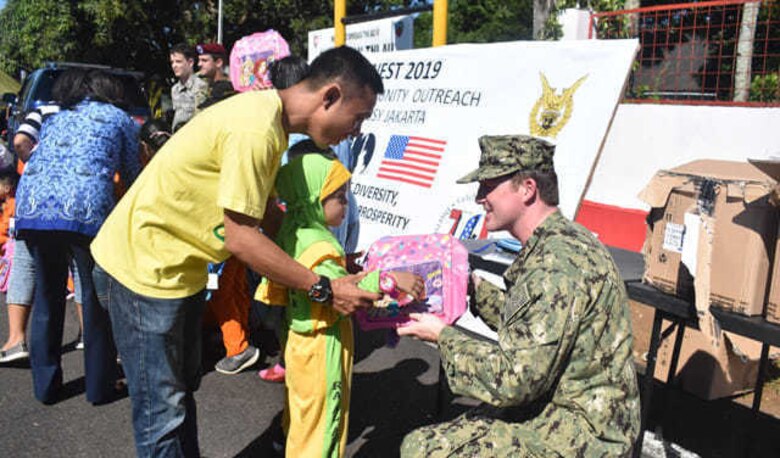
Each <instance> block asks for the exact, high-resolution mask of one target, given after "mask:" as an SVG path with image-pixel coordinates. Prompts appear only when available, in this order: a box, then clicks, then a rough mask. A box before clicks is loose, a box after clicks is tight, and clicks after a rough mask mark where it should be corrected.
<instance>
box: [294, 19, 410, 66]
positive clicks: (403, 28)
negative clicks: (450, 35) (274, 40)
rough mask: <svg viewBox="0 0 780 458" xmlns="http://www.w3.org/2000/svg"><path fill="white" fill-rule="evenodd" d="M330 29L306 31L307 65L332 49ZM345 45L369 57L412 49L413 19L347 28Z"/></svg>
mask: <svg viewBox="0 0 780 458" xmlns="http://www.w3.org/2000/svg"><path fill="white" fill-rule="evenodd" d="M333 43H334V33H333V27H331V28H329V29H320V30H313V31H311V32H309V62H311V61H313V60H314V58H315V57H317V56H319V55H320V53H322V52H323V51H326V50H328V49H330V48H332V47H333ZM347 45H348V46H351V47H353V48H355V49H357V50H358V51H360V52H362V53H364V54H369V53H377V52H392V51H396V50H402V49H412V48H413V47H414V18H413V17H412V16H396V17H392V18H387V19H379V20H377V21H368V22H359V23H357V24H350V25H348V26H347Z"/></svg>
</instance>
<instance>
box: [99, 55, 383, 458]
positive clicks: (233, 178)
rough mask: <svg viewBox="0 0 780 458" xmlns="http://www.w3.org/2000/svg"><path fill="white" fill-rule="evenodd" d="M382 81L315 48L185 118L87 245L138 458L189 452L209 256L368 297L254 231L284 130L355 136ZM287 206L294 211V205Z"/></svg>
mask: <svg viewBox="0 0 780 458" xmlns="http://www.w3.org/2000/svg"><path fill="white" fill-rule="evenodd" d="M382 92H383V84H382V80H381V78H380V77H379V74H378V73H377V72H376V70H375V68H374V67H373V65H372V64H371V63H370V62H369V61H368V60H366V59H365V58H364V57H363V56H362V55H361V54H360V53H358V52H357V51H355V50H353V49H351V48H348V47H340V48H336V49H332V50H329V51H327V52H325V53H323V54H321V55H320V56H319V57H318V58H317V59H315V61H314V62H312V64H311V71H310V73H309V75H308V76H307V77H306V78H305V79H303V80H302V81H301V82H300V83H298V84H296V85H294V86H291V87H289V88H287V89H283V90H279V91H275V90H269V91H261V92H247V93H243V94H239V95H236V96H234V97H232V98H230V99H228V100H225V101H223V102H222V103H219V104H216V105H214V106H212V107H209V108H208V109H206V110H204V111H203V112H201V113H199V114H198V115H197V116H196V117H194V118H193V119H192V120H191V121H190V122H189V123H187V125H185V126H184V127H183V128H182V129H181V130H180V131H179V132H177V133H176V135H174V136H173V137H172V138H171V139H170V140H169V141H168V142H167V143H166V144H165V146H164V147H163V148H162V149H161V150H160V151H159V152H158V153H157V155H156V156H155V158H154V160H153V161H151V162H150V163H149V165H148V166H147V168H146V169H145V170H144V171H143V173H142V174H141V175H140V176H139V178H138V179H137V180H136V182H135V183H134V185H133V186H132V187H131V188H130V190H129V191H128V192H127V194H125V196H124V198H123V199H122V200H121V201H120V202H119V204H118V205H117V206H116V208H115V209H114V211H113V212H112V213H111V215H110V216H109V217H108V219H107V220H106V222H105V224H104V225H103V227H102V228H101V230H100V232H99V233H98V235H97V237H96V238H95V240H94V242H93V244H92V253H93V255H94V257H95V261H96V263H97V264H98V266H96V272H97V273H96V275H95V277H96V279H95V280H96V289H97V290H98V296H99V297H100V299H101V302H102V303H103V304H104V305H105V306H106V307H107V308H108V310H109V313H110V316H111V324H112V328H113V331H114V337H115V339H116V344H117V349H118V350H119V354H120V355H121V357H122V365H123V366H124V369H125V374H126V376H127V382H128V389H129V393H130V399H131V403H132V408H133V427H134V431H135V442H136V451H137V453H138V455H139V456H197V455H198V454H199V452H198V438H197V425H196V420H195V418H196V417H195V400H194V397H193V393H194V391H195V390H196V389H197V388H198V384H199V381H200V377H199V369H200V346H201V331H200V324H201V318H202V314H203V310H204V289H205V287H206V283H207V268H206V266H207V264H208V263H209V262H221V261H224V260H225V259H227V258H228V257H229V256H231V255H233V256H235V257H237V258H238V259H239V260H241V261H242V262H244V263H245V264H247V265H248V266H249V267H250V268H252V269H253V270H255V271H256V272H258V273H259V274H261V275H264V276H266V277H268V278H269V279H271V280H274V281H276V282H279V283H282V284H284V285H286V286H288V287H290V288H294V289H298V290H302V291H306V292H307V293H308V296H309V298H311V300H313V301H317V302H320V303H330V304H332V306H333V307H334V308H335V309H336V310H337V311H339V312H340V313H343V314H349V313H352V312H353V311H354V310H355V308H357V307H361V306H368V305H370V303H371V301H373V300H377V299H379V296H378V295H375V294H371V293H366V292H364V291H362V290H360V289H359V288H357V285H356V283H357V281H358V280H359V277H357V276H350V277H345V278H343V279H337V280H333V281H332V282H331V281H330V280H329V279H328V278H326V277H323V276H318V275H317V274H315V273H314V272H313V271H311V270H309V269H307V268H306V267H304V266H303V265H301V264H298V263H297V262H295V261H294V260H293V259H292V258H290V257H289V256H288V255H287V254H285V253H284V251H282V250H281V249H280V248H279V247H277V246H276V245H275V244H274V243H273V241H271V240H270V239H269V238H268V237H266V236H265V235H263V233H262V232H260V227H261V224H262V223H263V221H264V219H265V220H266V221H267V220H268V219H270V218H269V214H268V213H267V210H272V209H273V207H274V206H273V205H267V202H268V200H269V197H270V194H271V191H272V188H273V184H274V179H275V177H276V172H277V170H278V169H279V162H280V157H281V154H282V152H283V151H284V150H285V149H286V148H287V136H288V134H290V133H294V132H297V133H304V134H307V135H309V136H310V137H311V138H312V139H313V140H314V141H315V142H316V143H317V144H318V145H321V146H323V147H324V146H326V145H331V144H337V143H339V142H340V141H341V140H343V139H344V138H346V137H347V136H348V135H356V134H357V133H359V131H360V126H361V124H362V122H363V121H364V120H365V119H366V118H368V117H370V116H371V113H372V111H373V108H374V104H375V103H376V97H377V94H381V93H382ZM290 211H294V209H290Z"/></svg>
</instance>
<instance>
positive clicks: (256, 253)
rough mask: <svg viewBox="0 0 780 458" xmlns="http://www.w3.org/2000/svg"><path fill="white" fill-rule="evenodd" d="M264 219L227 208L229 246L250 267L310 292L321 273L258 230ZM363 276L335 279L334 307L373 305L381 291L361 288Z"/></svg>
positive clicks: (351, 309)
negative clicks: (306, 265) (375, 292)
mask: <svg viewBox="0 0 780 458" xmlns="http://www.w3.org/2000/svg"><path fill="white" fill-rule="evenodd" d="M260 223H261V222H260V221H259V220H257V219H254V218H252V217H249V216H246V215H243V214H241V213H236V212H233V211H230V210H225V247H226V248H227V249H228V251H230V252H231V253H232V254H233V255H234V256H236V257H237V258H238V259H239V260H241V261H242V262H243V263H245V264H246V265H247V266H249V268H251V269H252V270H254V271H255V272H257V273H259V274H260V275H264V276H266V277H268V278H269V279H270V280H273V281H275V282H277V283H280V284H282V285H284V286H287V287H288V288H295V289H299V290H303V291H308V290H309V289H310V288H311V287H312V285H314V284H315V283H316V282H317V281H318V280H319V276H318V275H317V274H316V273H314V272H312V271H311V270H309V269H307V268H306V267H304V266H303V265H301V264H299V263H298V262H296V261H295V260H294V259H292V258H291V257H290V256H288V255H287V253H285V252H284V251H283V250H282V249H281V248H279V247H278V246H277V245H276V244H275V243H274V242H273V241H272V240H271V239H269V238H268V237H267V236H265V235H264V234H263V233H262V232H260V231H259V230H258V229H259V227H260ZM360 278H362V277H361V276H360V275H348V276H345V277H342V278H337V279H332V280H331V289H332V290H333V302H332V304H333V308H334V309H336V310H337V311H338V312H339V313H341V314H344V315H348V314H351V313H353V312H354V311H355V310H356V309H357V308H358V307H369V306H371V304H372V302H373V301H375V300H379V298H380V297H381V296H380V295H378V294H374V293H369V292H367V291H363V290H361V289H360V288H358V286H357V283H358V281H360Z"/></svg>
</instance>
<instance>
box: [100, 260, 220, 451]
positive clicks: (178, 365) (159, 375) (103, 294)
mask: <svg viewBox="0 0 780 458" xmlns="http://www.w3.org/2000/svg"><path fill="white" fill-rule="evenodd" d="M94 277H95V281H96V282H97V283H100V284H97V285H96V288H97V290H98V298H99V300H100V301H101V303H102V304H103V305H104V306H105V307H107V308H108V311H109V315H110V317H111V325H112V327H113V330H114V336H115V339H116V346H117V349H118V350H119V356H120V357H121V358H122V367H123V368H124V370H125V376H127V388H128V392H129V394H130V401H131V404H132V408H133V430H134V434H135V446H136V453H137V454H138V456H139V457H182V456H184V457H197V456H199V455H200V452H199V448H198V426H197V417H196V408H195V398H194V395H193V394H194V392H195V391H196V390H197V389H198V386H199V385H200V361H201V322H202V320H203V311H204V309H205V306H206V302H205V294H204V292H201V293H198V294H195V295H194V296H190V297H186V298H182V299H156V298H152V297H147V296H142V295H140V294H137V293H134V292H133V291H131V290H129V289H127V288H126V287H125V286H123V285H122V284H121V283H120V282H119V281H118V280H116V279H115V278H113V277H112V276H110V275H109V274H107V273H105V271H103V270H102V269H101V268H100V266H95V276H94Z"/></svg>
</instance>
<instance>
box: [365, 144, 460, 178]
mask: <svg viewBox="0 0 780 458" xmlns="http://www.w3.org/2000/svg"><path fill="white" fill-rule="evenodd" d="M445 146H447V142H446V141H444V140H435V139H433V138H424V137H408V136H406V135H392V136H390V141H389V142H388V143H387V150H386V151H385V156H384V158H382V163H381V164H379V172H377V174H376V176H377V177H378V178H384V179H386V180H395V181H401V182H403V183H409V184H413V185H417V186H422V187H423V188H430V187H431V185H433V179H434V178H436V171H437V170H438V168H439V163H440V162H441V158H442V155H443V154H444V147H445Z"/></svg>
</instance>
